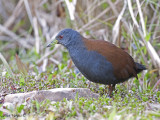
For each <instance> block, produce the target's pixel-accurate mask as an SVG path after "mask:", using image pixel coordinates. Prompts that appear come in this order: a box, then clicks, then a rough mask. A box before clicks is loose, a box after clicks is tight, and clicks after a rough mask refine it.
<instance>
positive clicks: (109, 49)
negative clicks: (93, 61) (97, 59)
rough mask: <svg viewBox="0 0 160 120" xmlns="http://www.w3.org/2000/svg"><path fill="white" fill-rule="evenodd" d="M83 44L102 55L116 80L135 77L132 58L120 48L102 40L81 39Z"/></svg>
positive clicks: (134, 66) (134, 65)
mask: <svg viewBox="0 0 160 120" xmlns="http://www.w3.org/2000/svg"><path fill="white" fill-rule="evenodd" d="M83 41H84V43H85V46H86V47H87V49H88V50H90V51H97V52H98V53H100V54H101V55H103V56H104V57H105V58H106V59H107V60H108V61H109V62H111V63H112V65H113V68H114V75H115V76H116V78H117V79H118V80H121V81H123V80H126V79H128V78H130V77H137V73H136V64H135V62H134V60H133V58H132V57H131V56H130V55H129V54H128V53H127V52H125V51H124V50H122V49H121V48H118V47H117V46H115V45H113V44H111V43H109V42H107V41H103V40H88V39H86V38H84V39H83Z"/></svg>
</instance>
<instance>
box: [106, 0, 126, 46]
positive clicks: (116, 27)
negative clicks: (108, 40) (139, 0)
mask: <svg viewBox="0 0 160 120" xmlns="http://www.w3.org/2000/svg"><path fill="white" fill-rule="evenodd" d="M109 1H110V0H109ZM112 6H113V5H112ZM113 7H114V6H113ZM126 7H127V2H126V0H124V6H123V8H122V10H121V12H120V14H119V15H118V18H117V20H116V22H115V24H114V26H113V30H112V40H113V44H115V43H116V41H117V37H118V35H119V29H120V21H121V19H122V16H123V14H124V11H125V10H126ZM114 10H115V12H116V13H117V11H116V9H114Z"/></svg>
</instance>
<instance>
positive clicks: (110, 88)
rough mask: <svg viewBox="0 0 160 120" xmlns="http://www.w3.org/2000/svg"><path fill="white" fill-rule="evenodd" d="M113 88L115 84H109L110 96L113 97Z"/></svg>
mask: <svg viewBox="0 0 160 120" xmlns="http://www.w3.org/2000/svg"><path fill="white" fill-rule="evenodd" d="M113 90H115V84H112V85H109V92H108V93H109V97H112V93H113Z"/></svg>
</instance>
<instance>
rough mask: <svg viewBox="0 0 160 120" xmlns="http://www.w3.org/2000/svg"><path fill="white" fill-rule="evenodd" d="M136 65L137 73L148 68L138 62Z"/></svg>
mask: <svg viewBox="0 0 160 120" xmlns="http://www.w3.org/2000/svg"><path fill="white" fill-rule="evenodd" d="M136 67H137V71H136V72H137V73H139V72H141V71H142V70H146V67H145V66H144V65H142V64H140V63H136Z"/></svg>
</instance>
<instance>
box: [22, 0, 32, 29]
mask: <svg viewBox="0 0 160 120" xmlns="http://www.w3.org/2000/svg"><path fill="white" fill-rule="evenodd" d="M23 1H24V5H25V8H26V11H27V14H28V18H29V20H30V23H31V25H32V27H33V17H32V13H31V10H30V7H29V3H28V0H23Z"/></svg>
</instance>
